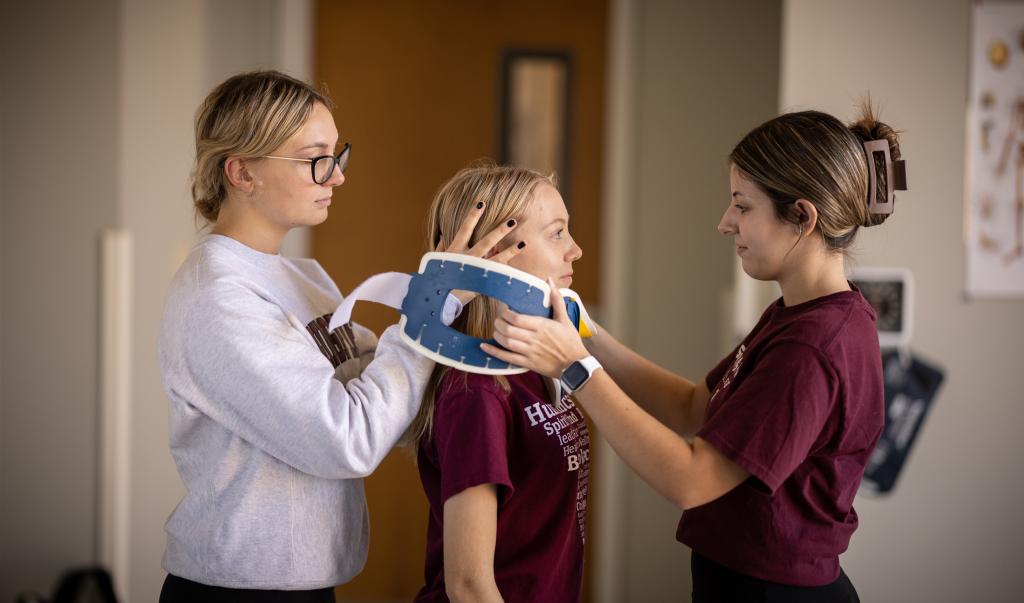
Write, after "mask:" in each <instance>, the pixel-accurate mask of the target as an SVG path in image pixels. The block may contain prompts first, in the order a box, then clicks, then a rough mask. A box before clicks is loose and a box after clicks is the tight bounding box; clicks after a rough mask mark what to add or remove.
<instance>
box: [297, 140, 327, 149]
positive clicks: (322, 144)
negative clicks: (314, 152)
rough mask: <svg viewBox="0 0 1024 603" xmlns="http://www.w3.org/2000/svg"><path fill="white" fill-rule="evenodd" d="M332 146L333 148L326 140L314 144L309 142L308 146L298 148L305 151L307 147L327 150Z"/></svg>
mask: <svg viewBox="0 0 1024 603" xmlns="http://www.w3.org/2000/svg"><path fill="white" fill-rule="evenodd" d="M330 148H331V146H330V145H329V144H327V143H326V142H314V143H313V144H307V145H306V146H304V147H302V148H301V149H298V150H299V151H305V150H306V149H324V150H325V151H326V150H327V149H330Z"/></svg>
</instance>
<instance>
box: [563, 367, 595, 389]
mask: <svg viewBox="0 0 1024 603" xmlns="http://www.w3.org/2000/svg"><path fill="white" fill-rule="evenodd" d="M587 375H589V373H588V372H587V369H586V367H585V366H583V364H581V363H580V361H579V360H577V361H576V362H573V363H572V364H570V365H569V368H567V369H565V372H564V373H562V383H564V384H565V386H566V387H568V388H569V389H573V390H574V389H576V388H577V387H579V386H581V385H583V382H584V381H586V380H587Z"/></svg>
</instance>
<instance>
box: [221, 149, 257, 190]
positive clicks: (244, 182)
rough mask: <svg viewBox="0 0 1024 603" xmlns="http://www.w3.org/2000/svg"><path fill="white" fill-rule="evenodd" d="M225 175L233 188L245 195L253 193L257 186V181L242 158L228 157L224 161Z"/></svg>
mask: <svg viewBox="0 0 1024 603" xmlns="http://www.w3.org/2000/svg"><path fill="white" fill-rule="evenodd" d="M224 173H225V174H226V175H227V177H228V182H229V183H231V186H233V187H235V188H237V189H238V190H240V191H242V192H244V193H251V192H252V191H253V187H254V186H255V182H256V179H255V178H253V175H252V172H250V171H249V167H248V166H247V165H246V163H245V159H242V158H241V157H228V158H227V159H226V160H225V161H224Z"/></svg>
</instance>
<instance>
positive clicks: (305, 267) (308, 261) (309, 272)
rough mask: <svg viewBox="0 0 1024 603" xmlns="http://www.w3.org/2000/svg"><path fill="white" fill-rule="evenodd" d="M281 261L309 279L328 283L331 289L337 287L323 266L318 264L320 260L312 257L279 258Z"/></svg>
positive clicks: (324, 283)
mask: <svg viewBox="0 0 1024 603" xmlns="http://www.w3.org/2000/svg"><path fill="white" fill-rule="evenodd" d="M281 262H282V263H283V264H284V265H285V266H287V267H289V268H290V269H292V270H294V271H295V272H298V273H300V274H302V275H303V276H305V277H306V278H307V279H309V280H310V281H313V282H316V283H320V284H322V285H328V286H329V287H330V288H332V289H336V288H337V287H336V286H335V284H334V280H332V279H331V277H330V276H329V275H328V274H327V271H326V270H324V267H323V266H321V265H320V262H318V261H316V260H314V259H312V258H281Z"/></svg>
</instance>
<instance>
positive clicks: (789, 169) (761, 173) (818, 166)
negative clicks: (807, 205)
mask: <svg viewBox="0 0 1024 603" xmlns="http://www.w3.org/2000/svg"><path fill="white" fill-rule="evenodd" d="M879 139H884V140H887V141H888V143H889V152H890V154H891V155H892V159H893V161H895V160H897V159H899V158H900V143H899V132H897V131H896V130H894V129H893V128H892V127H890V126H889V125H887V124H884V123H882V122H880V121H878V119H877V118H876V116H875V111H874V109H873V108H872V107H871V102H870V99H869V100H866V101H865V102H864V104H863V106H862V108H861V116H860V117H859V118H858V119H857V121H855V122H854V123H852V124H850V125H849V126H846V125H844V124H843V123H842V122H840V121H839V120H838V119H836V118H835V117H833V116H831V115H828V114H827V113H822V112H820V111H802V112H799V113H786V114H784V115H780V116H778V117H776V118H775V119H772V120H769V121H767V122H765V123H763V124H761V125H760V126H758V127H757V128H754V129H753V130H752V131H751V132H750V133H749V134H747V135H746V136H745V137H744V138H743V140H741V141H740V142H739V144H737V145H736V148H734V149H733V150H732V153H730V155H729V159H730V161H731V162H732V163H733V165H735V166H736V168H737V169H738V170H739V171H740V172H741V173H742V174H743V175H744V176H745V177H746V178H748V179H749V180H750V181H752V182H754V183H755V184H757V185H758V186H759V187H760V188H761V190H763V191H764V192H765V193H766V194H767V195H768V197H769V198H770V199H771V200H772V202H773V204H774V205H775V213H776V215H777V216H778V217H779V219H781V220H783V221H786V222H791V223H793V224H800V223H801V222H802V221H803V219H804V216H802V215H801V213H800V212H799V211H798V210H797V209H796V201H797V199H806V200H807V201H809V202H811V203H813V204H814V206H815V208H816V209H817V210H818V228H819V229H820V232H821V236H822V238H823V240H824V243H825V246H826V249H828V250H830V251H833V252H837V253H842V252H844V251H845V250H846V249H847V248H848V247H849V246H850V245H851V244H852V243H853V239H854V237H855V236H856V234H857V231H858V229H860V227H862V226H863V227H869V226H876V225H878V224H881V223H882V222H884V221H885V219H886V218H888V217H889V215H888V214H872V213H870V212H869V211H868V178H869V176H868V159H867V153H866V151H865V150H864V143H865V142H866V141H869V140H879Z"/></svg>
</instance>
